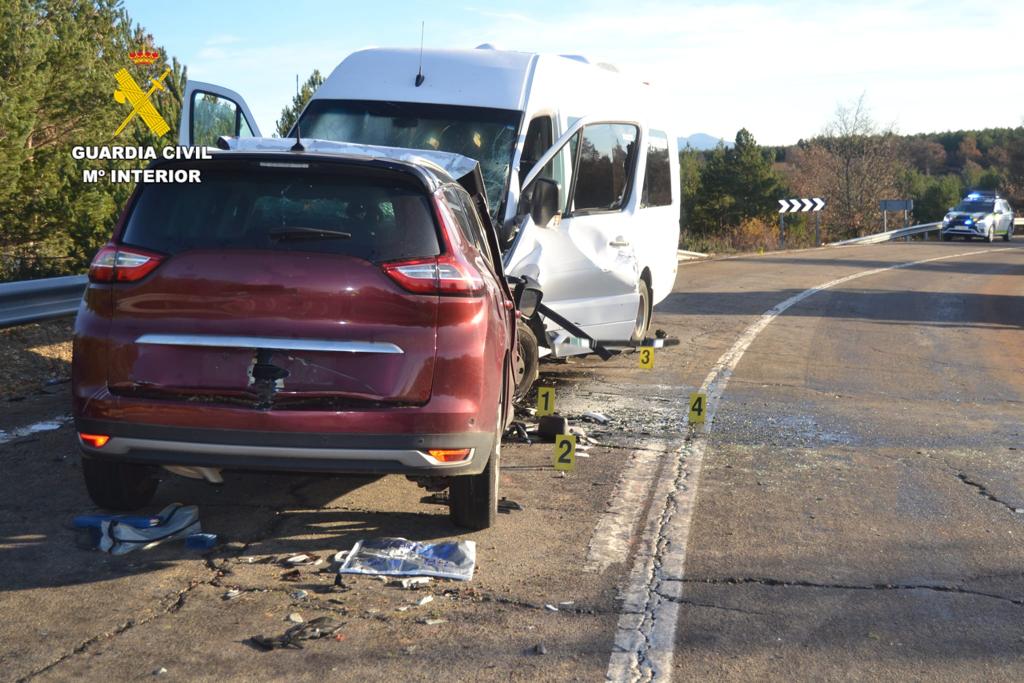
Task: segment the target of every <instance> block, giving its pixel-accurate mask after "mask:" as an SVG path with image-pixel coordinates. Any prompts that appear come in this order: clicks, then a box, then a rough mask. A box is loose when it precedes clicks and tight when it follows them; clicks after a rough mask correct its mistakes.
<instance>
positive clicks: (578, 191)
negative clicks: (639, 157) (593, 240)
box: [572, 123, 639, 213]
mask: <svg viewBox="0 0 1024 683" xmlns="http://www.w3.org/2000/svg"><path fill="white" fill-rule="evenodd" d="M638 132H639V131H638V130H637V127H636V126H634V125H630V124H625V123H595V124H593V125H591V126H587V127H586V128H584V129H583V135H582V138H581V139H580V142H579V149H578V150H574V152H575V153H576V154H577V158H576V176H575V180H574V184H573V198H572V211H573V213H580V212H585V211H618V210H619V209H621V208H622V207H623V206H624V205H625V204H626V200H627V199H628V195H629V190H630V186H631V183H630V178H631V176H632V174H633V168H634V165H635V163H634V162H635V159H636V146H637V138H638Z"/></svg>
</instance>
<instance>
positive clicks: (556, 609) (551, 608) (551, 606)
mask: <svg viewBox="0 0 1024 683" xmlns="http://www.w3.org/2000/svg"><path fill="white" fill-rule="evenodd" d="M544 609H546V610H547V611H549V612H557V611H558V608H557V607H555V606H554V605H552V604H546V605H544Z"/></svg>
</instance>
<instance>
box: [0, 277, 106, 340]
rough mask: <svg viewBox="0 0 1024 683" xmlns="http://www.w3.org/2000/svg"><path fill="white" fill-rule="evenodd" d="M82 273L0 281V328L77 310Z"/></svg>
mask: <svg viewBox="0 0 1024 683" xmlns="http://www.w3.org/2000/svg"><path fill="white" fill-rule="evenodd" d="M88 281H89V279H88V277H86V276H85V275H69V276H67V277H50V278H44V279H42V280H23V281H21V282H2V283H0V327H10V326H12V325H23V324H25V323H34V322H39V321H40V320H49V319H50V318H60V317H61V316H65V315H71V314H72V313H74V312H75V311H77V310H78V303H79V302H80V301H81V300H82V293H83V292H84V291H85V284H86V283H87V282H88Z"/></svg>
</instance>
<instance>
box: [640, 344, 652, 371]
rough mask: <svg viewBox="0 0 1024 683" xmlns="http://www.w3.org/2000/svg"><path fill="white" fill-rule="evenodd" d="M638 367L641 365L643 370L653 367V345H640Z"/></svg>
mask: <svg viewBox="0 0 1024 683" xmlns="http://www.w3.org/2000/svg"><path fill="white" fill-rule="evenodd" d="M640 367H642V368H643V369H644V370H652V369H653V368H654V347H653V346H641V347H640Z"/></svg>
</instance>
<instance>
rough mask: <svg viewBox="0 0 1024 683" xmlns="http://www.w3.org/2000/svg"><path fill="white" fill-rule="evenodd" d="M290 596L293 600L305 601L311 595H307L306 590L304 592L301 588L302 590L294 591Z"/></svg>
mask: <svg viewBox="0 0 1024 683" xmlns="http://www.w3.org/2000/svg"><path fill="white" fill-rule="evenodd" d="M288 595H290V596H291V597H292V599H293V600H305V599H306V596H308V595H309V593H307V592H306V591H304V590H302V589H301V588H300V589H298V590H294V591H292V592H291V593H289V594H288Z"/></svg>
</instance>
